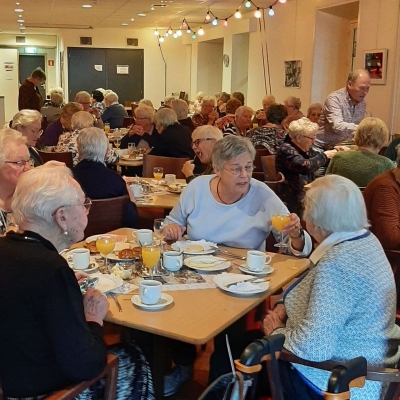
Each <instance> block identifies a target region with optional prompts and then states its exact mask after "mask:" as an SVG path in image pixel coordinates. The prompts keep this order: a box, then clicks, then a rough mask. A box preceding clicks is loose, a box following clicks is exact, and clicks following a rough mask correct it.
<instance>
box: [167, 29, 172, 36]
mask: <svg viewBox="0 0 400 400" xmlns="http://www.w3.org/2000/svg"><path fill="white" fill-rule="evenodd" d="M171 34H172V28H171V27H169V29H168V35H171Z"/></svg>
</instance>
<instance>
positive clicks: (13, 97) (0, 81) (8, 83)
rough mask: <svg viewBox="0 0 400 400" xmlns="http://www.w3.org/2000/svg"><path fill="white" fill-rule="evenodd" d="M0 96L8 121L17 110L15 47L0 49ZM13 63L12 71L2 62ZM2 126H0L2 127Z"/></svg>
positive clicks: (16, 59)
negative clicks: (2, 99)
mask: <svg viewBox="0 0 400 400" xmlns="http://www.w3.org/2000/svg"><path fill="white" fill-rule="evenodd" d="M0 60H1V64H0V96H4V108H5V120H6V122H7V121H10V120H11V119H12V118H13V116H14V115H15V113H16V112H18V52H17V50H16V49H0ZM5 63H13V64H14V65H13V69H12V71H6V70H5V67H4V64H5ZM2 127H3V126H0V128H2Z"/></svg>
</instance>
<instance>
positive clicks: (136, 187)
mask: <svg viewBox="0 0 400 400" xmlns="http://www.w3.org/2000/svg"><path fill="white" fill-rule="evenodd" d="M130 188H131V190H132V194H133V197H135V198H140V197H142V196H143V187H142V185H141V184H140V183H133V184H132V185H130Z"/></svg>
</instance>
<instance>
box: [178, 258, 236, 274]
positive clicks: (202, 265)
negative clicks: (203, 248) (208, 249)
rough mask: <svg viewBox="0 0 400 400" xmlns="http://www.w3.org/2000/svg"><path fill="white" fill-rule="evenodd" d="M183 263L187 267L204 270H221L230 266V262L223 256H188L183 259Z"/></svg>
mask: <svg viewBox="0 0 400 400" xmlns="http://www.w3.org/2000/svg"><path fill="white" fill-rule="evenodd" d="M184 264H185V265H187V266H188V267H189V268H193V269H195V270H197V271H205V272H208V271H209V272H211V271H223V270H224V269H227V268H229V267H230V266H231V263H230V262H229V261H226V260H225V259H224V258H220V257H214V256H197V257H188V258H186V259H185V261H184Z"/></svg>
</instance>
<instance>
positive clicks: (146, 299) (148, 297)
mask: <svg viewBox="0 0 400 400" xmlns="http://www.w3.org/2000/svg"><path fill="white" fill-rule="evenodd" d="M161 287H162V285H161V282H158V281H154V280H143V281H141V282H140V283H139V296H140V300H141V301H142V303H143V304H157V302H158V301H159V300H160V297H161Z"/></svg>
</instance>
